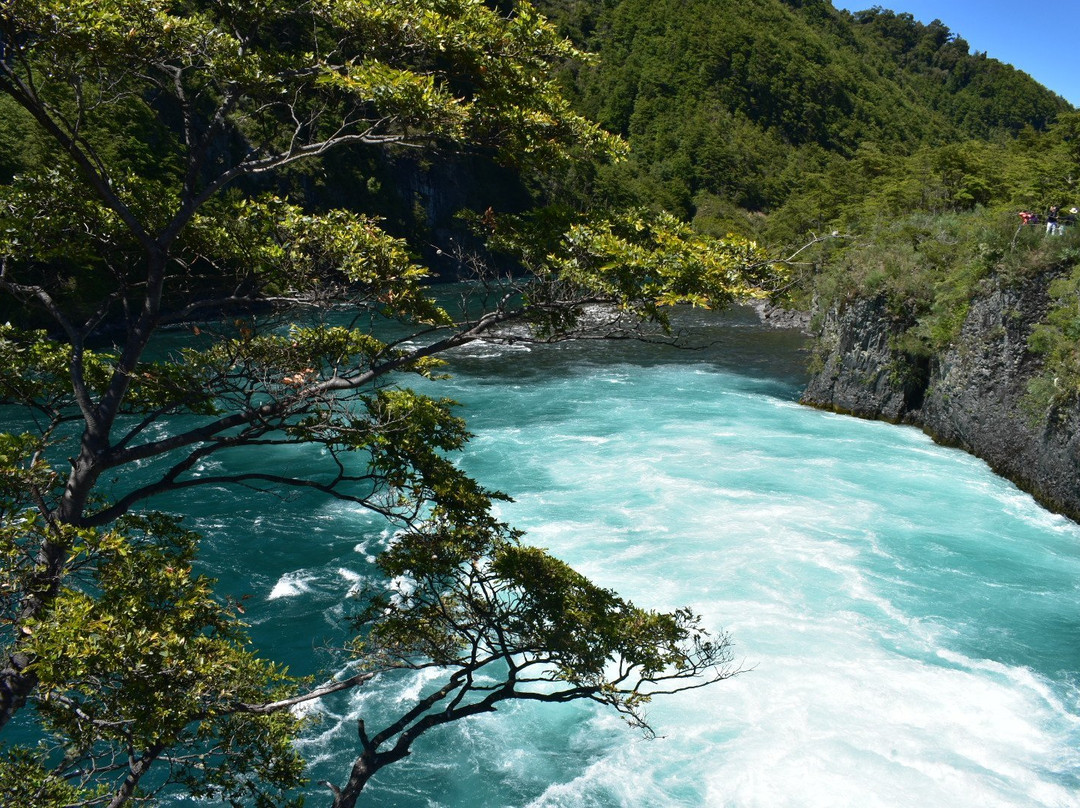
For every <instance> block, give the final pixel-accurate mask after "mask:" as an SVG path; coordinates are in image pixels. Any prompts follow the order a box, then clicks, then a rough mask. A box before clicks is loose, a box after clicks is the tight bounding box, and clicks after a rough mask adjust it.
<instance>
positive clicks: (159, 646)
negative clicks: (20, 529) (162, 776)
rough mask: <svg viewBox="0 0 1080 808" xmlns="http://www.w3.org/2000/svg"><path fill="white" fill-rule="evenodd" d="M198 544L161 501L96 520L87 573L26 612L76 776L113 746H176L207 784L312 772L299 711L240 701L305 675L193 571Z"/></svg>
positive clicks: (188, 775) (267, 785)
mask: <svg viewBox="0 0 1080 808" xmlns="http://www.w3.org/2000/svg"><path fill="white" fill-rule="evenodd" d="M196 546H197V537H196V536H195V535H194V534H192V533H190V532H187V531H184V530H182V529H181V528H180V527H179V524H178V523H177V521H176V520H174V519H170V518H167V517H164V516H162V515H156V514H150V515H147V516H142V517H128V518H126V519H124V520H121V522H120V523H119V524H118V526H117V528H116V529H115V530H112V531H109V532H107V533H100V534H99V533H94V532H86V533H84V534H83V535H81V536H80V537H79V538H78V540H77V541H76V542H75V543H74V544H73V546H72V548H71V550H70V558H71V560H70V562H69V564H70V565H72V567H73V568H74V569H77V570H79V571H80V572H79V574H78V575H77V576H73V577H72V578H71V579H70V581H69V583H68V585H67V586H66V587H65V588H64V589H63V591H62V592H61V593H60V594H59V595H58V596H57V597H56V598H55V599H54V600H53V601H52V604H51V606H50V608H49V609H48V611H47V612H45V613H43V614H42V615H40V616H39V617H37V618H35V619H34V620H32V621H29V622H27V623H26V624H25V625H24V627H23V632H24V635H25V640H24V643H23V647H24V649H25V650H26V652H27V653H29V654H31V655H32V657H33V659H34V662H33V665H32V671H33V673H34V674H35V675H36V677H37V679H38V691H37V699H38V701H39V710H40V712H41V715H42V717H43V719H44V726H45V728H46V729H47V730H48V731H49V732H50V733H53V734H54V735H55V736H56V737H57V739H59V740H62V742H63V743H64V745H65V746H66V752H67V755H68V757H69V761H68V763H67V764H66V766H65V769H64V770H63V773H64V774H65V775H67V776H71V775H74V774H76V772H75V771H70V769H74V768H75V767H78V766H79V765H83V764H85V763H86V762H89V761H93V760H95V759H96V758H97V756H99V755H107V754H108V752H107V751H106V750H108V749H110V748H112V749H115V750H119V751H123V750H130V749H133V750H136V751H137V752H138V753H139V754H146V753H147V750H157V751H156V752H155V753H154V754H159V755H160V754H163V755H165V756H167V757H170V758H173V759H174V764H173V765H174V767H175V771H174V773H173V777H175V778H178V779H181V780H183V781H184V782H186V784H187V786H188V787H189V788H190V789H192V793H193V794H203V795H206V796H216V797H221V798H228V797H230V796H233V797H235V796H236V795H241V794H245V793H248V792H247V789H248V788H249V783H248V779H249V777H250V776H251V775H252V774H256V775H257V776H258V777H259V778H260V779H261V782H260V784H259V785H258V791H260V792H266V793H274V790H275V789H278V788H284V789H289V788H292V787H294V786H295V785H296V784H297V783H298V782H299V778H300V773H301V770H302V764H301V761H300V759H299V757H298V756H297V754H296V753H295V751H293V750H292V749H291V747H290V743H289V742H290V738H291V737H292V734H293V733H294V732H295V729H296V720H295V719H293V718H292V717H291V716H289V715H288V714H287V713H285V714H281V715H277V716H261V717H260V716H255V715H247V714H237V712H236V710H237V708H238V706H239V705H241V704H242V703H259V702H262V701H266V700H272V699H273V698H274V697H275V696H276V695H279V694H280V693H282V692H283V690H284V689H286V688H288V689H291V688H292V687H293V686H294V683H292V682H291V681H290V680H289V678H288V677H287V676H286V675H285V673H284V671H282V670H280V669H279V668H277V667H276V666H274V665H272V664H269V663H266V662H263V661H261V660H259V659H258V658H257V657H255V656H254V655H253V654H252V653H251V652H250V651H249V650H247V649H246V648H245V645H246V639H245V637H244V634H243V631H242V627H241V625H240V623H239V622H238V621H237V619H236V616H235V615H234V614H233V613H232V612H231V611H230V610H229V609H228V608H226V607H224V606H222V605H221V604H220V603H218V602H217V601H216V600H215V599H214V598H213V596H212V593H211V590H212V584H213V582H212V581H211V580H209V579H207V578H205V577H202V576H196V575H194V574H193V573H192V571H191V563H192V561H193V560H194V556H195V551H196ZM213 739H217V740H216V741H215V740H213ZM218 744H223V746H218ZM223 750H228V751H227V752H224V751H223ZM223 755H224V756H225V757H227V758H228V761H229V763H228V766H227V767H225V769H224V770H221V771H219V770H218V769H219V768H220V763H221V762H223V760H224V758H223ZM74 780H75V782H79V778H78V777H77V776H76V777H74Z"/></svg>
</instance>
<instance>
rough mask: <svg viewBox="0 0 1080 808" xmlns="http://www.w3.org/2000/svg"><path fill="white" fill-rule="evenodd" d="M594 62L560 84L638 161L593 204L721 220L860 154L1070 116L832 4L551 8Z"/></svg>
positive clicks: (676, 2) (917, 36)
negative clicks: (635, 204)
mask: <svg viewBox="0 0 1080 808" xmlns="http://www.w3.org/2000/svg"><path fill="white" fill-rule="evenodd" d="M541 6H542V8H543V9H544V11H545V12H546V13H548V14H550V15H551V16H552V17H553V18H555V19H557V20H559V21H560V23H561V24H562V26H563V30H564V32H565V33H566V34H567V35H568V36H570V37H571V38H573V39H575V40H577V41H578V42H580V43H581V44H582V45H584V46H585V47H586V48H587V49H589V50H591V51H593V52H595V53H596V54H597V55H598V56H599V63H598V64H596V65H584V66H576V67H575V68H574V69H573V70H572V75H571V76H570V77H569V78H570V80H571V81H572V86H573V90H574V93H575V95H576V98H577V102H578V104H579V106H580V108H581V109H582V110H583V111H585V112H586V113H587V114H589V115H590V116H592V117H594V118H595V119H597V120H598V121H599V122H600V123H601V124H603V125H604V126H606V127H608V128H609V129H611V130H612V131H615V132H619V133H620V134H622V135H624V136H626V137H627V138H628V139H629V140H630V143H631V145H632V147H633V150H634V156H633V158H632V159H631V161H630V162H629V163H627V164H625V165H623V166H622V167H620V168H618V169H615V170H613V171H611V172H608V173H607V174H605V175H604V177H603V182H602V183H601V187H600V191H601V197H602V198H603V197H604V196H621V197H624V198H625V197H626V195H628V194H629V195H633V196H636V197H637V198H639V199H641V200H643V201H645V202H648V203H650V204H654V205H657V206H661V207H666V208H668V209H671V210H674V211H677V212H679V213H681V214H683V215H685V216H696V217H698V218H699V219H701V220H705V224H706V225H708V224H709V222H708V220H709V218H710V217H713V218H716V219H718V220H719V221H717V222H716V223H715V224H716V227H717V228H719V229H722V226H723V225H728V224H731V223H732V221H733V217H734V219H737V218H738V217H737V216H734V213H733V209H734V208H741V209H744V210H749V211H763V212H768V211H775V210H777V209H778V208H780V207H781V206H782V205H783V204H784V202H785V201H787V200H788V199H789V198H791V196H792V195H793V194H795V193H798V192H800V191H801V190H802V189H803V188H804V184H805V178H806V177H807V176H809V175H814V174H821V173H823V172H829V171H830V170H831V171H833V172H836V170H837V167H839V166H843V165H845V164H846V163H847V161H849V160H850V159H852V158H854V157H855V156H856V155H857V154H858V153H859V151H860V149H861V150H863V151H864V152H865V151H866V150H867V149H869V150H871V151H873V152H875V153H878V154H880V155H883V156H884V157H885V158H886V159H887V160H892V159H894V158H902V157H905V156H909V155H911V154H914V153H915V152H917V151H918V150H919V149H920V148H924V147H935V146H943V145H948V144H957V143H962V142H966V141H969V140H972V139H974V140H977V141H982V142H988V143H989V142H1001V141H1003V140H1008V139H1011V138H1014V137H1016V136H1017V135H1019V134H1021V133H1023V132H1025V131H1030V130H1035V131H1042V130H1045V129H1046V128H1047V127H1048V126H1049V125H1050V124H1051V123H1052V122H1053V121H1054V120H1055V118H1056V116H1057V115H1058V114H1059V113H1061V112H1063V111H1066V110H1068V109H1069V105H1068V104H1067V103H1066V102H1065V101H1064V100H1063V99H1061V98H1059V97H1058V96H1056V95H1054V94H1053V93H1052V92H1050V91H1049V90H1047V89H1046V88H1044V87H1042V86H1041V85H1039V84H1038V83H1037V82H1035V81H1034V80H1033V79H1031V78H1030V77H1029V76H1027V75H1026V74H1024V73H1022V72H1020V71H1018V70H1016V69H1015V68H1013V67H1011V66H1009V65H1006V64H1003V63H1001V62H999V61H997V60H995V59H990V58H987V56H986V55H985V54H980V53H971V52H970V51H969V47H968V44H967V43H966V42H965V41H964V40H963V39H961V38H959V37H958V36H956V35H954V34H953V33H952V32H951V31H949V29H948V28H947V27H946V26H944V25H943V24H941V23H940V22H937V21H934V22H932V23H930V24H922V23H920V22H917V21H916V20H914V19H913V18H912V17H911V16H910V15H906V14H899V15H898V14H894V13H893V12H891V11H885V10H882V9H879V8H875V9H873V10H870V11H865V12H859V13H856V14H850V13H848V12H842V11H837V10H836V9H834V8H833V7H832V5H831V3H829V2H828V0H754V1H753V2H738V1H737V0H577V1H576V2H575V0H547V2H542V3H541Z"/></svg>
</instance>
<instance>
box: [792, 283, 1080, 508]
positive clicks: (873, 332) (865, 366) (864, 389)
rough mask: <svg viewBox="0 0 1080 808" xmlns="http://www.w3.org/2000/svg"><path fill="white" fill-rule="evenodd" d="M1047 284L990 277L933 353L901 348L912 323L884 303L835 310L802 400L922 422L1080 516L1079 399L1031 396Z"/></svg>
mask: <svg viewBox="0 0 1080 808" xmlns="http://www.w3.org/2000/svg"><path fill="white" fill-rule="evenodd" d="M1047 288H1048V282H1047V278H1045V277H1036V278H1030V279H1027V280H1025V281H1024V282H1022V283H1018V284H1013V285H1007V284H1004V283H1002V282H1000V281H997V282H990V283H987V284H986V285H984V286H983V287H982V288H981V289H980V291H979V293H978V294H977V295H976V296H975V297H974V299H973V300H972V302H971V305H970V307H969V309H968V312H967V316H966V317H965V319H964V322H963V326H962V328H961V330H960V333H959V336H958V338H957V339H956V340H954V341H953V343H952V344H950V345H949V347H948V348H947V349H946V350H945V351H943V352H941V353H939V354H937V355H933V356H930V357H913V356H910V355H906V354H904V353H902V352H901V351H900V350H898V349H897V347H896V346H897V345H898V344H901V343H900V340H899V337H900V336H901V335H902V334H903V333H904V331H905V330H906V329H907V328H909V327H910V326H911V323H909V322H905V321H904V320H903V319H898V318H896V317H895V316H893V315H891V314H890V313H889V310H888V307H887V305H886V301H885V300H884V299H882V298H873V299H861V300H856V301H853V302H850V303H848V304H847V305H844V306H842V307H834V308H833V309H831V310H830V311H828V312H826V313H825V315H824V319H823V324H822V326H821V329H820V332H819V333H818V335H817V337H818V355H817V359H816V361H815V367H814V373H813V376H812V378H811V379H810V382H809V384H808V385H807V387H806V391H805V392H804V394H803V396H802V399H801V400H802V403H804V404H807V405H810V406H813V407H817V408H821V409H827V410H832V411H835V412H841V413H847V414H851V415H856V416H859V417H862V418H871V419H879V420H885V421H890V422H894V423H905V424H912V425H915V426H918V427H920V428H922V429H923V430H924V431H925V432H926V433H927V434H928V435H930V436H931V437H932V438H933V439H934V440H935V441H937V442H938V443H941V444H944V445H947V446H955V447H958V448H961V449H964V450H965V451H968V452H970V453H971V454H973V455H975V456H977V457H979V458H981V459H983V460H985V461H986V462H987V463H988V464H989V466H990V467H991V468H992V469H993V470H994V472H996V473H997V474H999V475H1001V476H1003V477H1005V478H1007V479H1009V480H1011V481H1012V482H1014V483H1015V484H1016V485H1017V486H1019V487H1020V488H1021V489H1023V490H1025V491H1027V492H1029V493H1030V494H1032V495H1033V496H1034V497H1035V498H1036V499H1037V500H1038V501H1039V502H1040V503H1041V504H1043V505H1044V506H1046V507H1047V508H1049V509H1050V510H1053V511H1055V512H1058V513H1061V514H1064V515H1066V516H1068V517H1069V518H1071V519H1073V520H1075V521H1080V405H1077V404H1076V403H1073V404H1071V405H1069V406H1064V407H1055V408H1052V409H1051V410H1050V411H1034V410H1033V407H1032V402H1031V398H1030V396H1029V385H1030V382H1031V381H1032V380H1033V379H1034V378H1036V376H1037V375H1038V374H1039V373H1040V372H1041V370H1042V360H1041V358H1040V357H1039V356H1037V355H1036V354H1034V353H1032V352H1031V351H1030V350H1029V347H1028V338H1029V337H1030V335H1031V333H1032V329H1033V327H1034V326H1035V324H1036V323H1038V322H1040V321H1041V320H1042V319H1043V318H1044V317H1045V315H1046V311H1047V308H1048V306H1049V304H1050V301H1049V297H1048V293H1047Z"/></svg>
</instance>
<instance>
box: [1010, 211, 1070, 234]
mask: <svg viewBox="0 0 1080 808" xmlns="http://www.w3.org/2000/svg"><path fill="white" fill-rule="evenodd" d="M1078 213H1080V210H1077V209H1076V208H1069V210H1068V211H1067V212H1065V213H1062V212H1061V209H1060V208H1059V207H1058V206H1057V205H1051V206H1050V210H1048V211H1047V212H1046V220H1045V221H1046V235H1048V236H1060V235H1061V234H1062V233H1064V232H1065V225H1074V224H1076V216H1077V214H1078ZM1020 220H1021V222H1022V223H1023V224H1027V225H1032V226H1034V225H1038V224H1042V221H1043V220H1041V219H1040V218H1039V214H1037V213H1031V212H1030V211H1026V210H1022V211H1020Z"/></svg>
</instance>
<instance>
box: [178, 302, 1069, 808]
mask: <svg viewBox="0 0 1080 808" xmlns="http://www.w3.org/2000/svg"><path fill="white" fill-rule="evenodd" d="M688 325H690V326H693V327H694V328H696V329H697V331H696V337H695V339H697V341H698V342H703V343H704V342H707V343H708V346H707V347H706V348H704V349H702V350H698V351H676V350H672V349H665V348H661V347H656V346H642V345H636V344H622V343H618V344H610V343H603V344H596V343H588V344H576V345H564V346H555V347H547V348H539V347H534V348H532V349H528V348H524V347H520V346H519V347H516V348H515V347H511V348H499V347H495V346H491V345H479V346H472V347H470V348H469V349H467V350H465V351H463V352H462V353H461V354H459V355H458V356H457V357H456V358H455V359H454V362H453V367H452V370H453V373H454V378H453V379H452V380H450V381H448V382H443V383H440V388H439V389H440V391H441V393H442V394H445V395H450V396H452V397H454V398H457V399H458V400H459V401H461V402H463V403H464V404H465V405H466V407H465V409H464V410H463V414H465V415H466V416H467V418H468V419H469V423H470V426H471V428H472V430H473V431H474V432H475V433H476V438H475V440H474V441H473V443H472V445H471V447H470V449H469V451H468V452H467V453H466V454H465V455H464V456H463V457H462V461H461V462H462V463H463V465H464V466H465V467H466V468H467V469H468V470H469V471H470V472H472V473H473V474H475V475H476V476H477V477H478V478H479V479H480V480H481V481H483V482H484V483H485V484H487V485H489V486H491V487H495V488H499V489H501V490H503V491H506V492H507V493H509V494H511V495H512V496H513V497H514V498H515V502H513V503H510V504H505V505H502V506H501V509H500V512H501V514H502V515H503V516H504V517H505V518H506V519H508V520H509V521H511V522H512V523H513V524H515V525H517V526H519V527H521V528H524V529H526V530H527V532H528V536H529V540H530V541H531V542H532V543H534V544H538V545H541V546H544V547H547V548H548V549H550V550H551V551H552V552H553V553H555V554H556V555H558V556H559V557H561V558H562V559H564V560H566V561H568V562H570V563H571V564H572V565H574V566H575V567H576V568H577V569H579V570H580V571H582V572H584V573H585V574H587V575H588V576H590V577H591V578H592V579H593V580H595V581H596V582H598V583H600V584H602V585H604V586H607V587H611V588H613V589H615V590H617V591H619V592H620V593H621V594H623V595H625V596H627V597H629V598H631V599H632V600H634V601H635V602H636V603H638V604H639V605H642V606H647V607H651V608H660V609H669V608H674V607H677V606H680V605H689V606H692V607H693V608H694V609H695V610H696V611H698V612H699V613H701V614H702V615H704V619H705V623H706V624H707V625H708V626H710V627H711V628H714V629H716V630H726V631H728V632H730V633H731V635H732V638H733V641H734V643H735V651H736V656H737V658H738V660H739V661H740V664H741V666H742V667H743V668H744V669H746V672H745V673H744V674H742V675H740V676H738V677H736V678H734V679H731V680H729V681H726V682H722V683H720V684H717V685H715V686H713V687H711V688H706V689H704V690H698V691H694V692H690V693H686V694H682V695H679V696H676V697H672V698H668V699H666V700H662V701H657V702H656V703H654V704H653V705H652V707H651V709H650V713H649V714H650V718H651V721H652V723H653V725H654V726H655V729H656V731H657V733H658V735H659V737H658V738H656V739H653V740H646V739H644V738H642V737H641V735H640V734H639V733H637V732H635V731H634V730H632V729H630V728H628V727H627V726H626V725H624V724H623V723H622V722H621V721H620V720H619V719H618V718H617V717H616V716H615V715H613V714H611V713H608V712H604V711H603V710H601V709H599V708H595V707H593V706H591V705H570V706H561V707H550V706H545V707H541V706H533V705H529V706H512V707H509V708H506V709H503V710H500V711H499V712H498V713H495V714H493V715H489V716H484V717H481V718H477V719H474V720H471V721H468V722H465V723H460V724H459V725H457V726H453V727H449V728H445V729H443V730H440V731H437V732H435V733H434V734H432V735H431V736H430V737H427V738H425V739H424V740H423V741H422V742H421V743H420V744H419V745H418V746H417V748H416V751H415V752H414V754H413V755H412V757H411V758H409V759H407V760H406V761H403V762H402V763H399V764H396V765H395V766H394V767H391V768H389V769H386V770H384V771H383V772H382V773H380V775H379V776H378V777H377V779H376V780H375V781H373V783H372V785H371V786H370V788H369V791H368V792H366V794H365V800H364V804H365V805H368V806H373V808H387V807H388V806H401V808H444V807H445V808H478V807H479V806H484V807H487V806H527V807H528V808H614V807H615V806H624V807H625V808H666V807H667V806H686V807H687V808H699V807H700V806H709V807H710V808H712V807H716V808H719V806H733V807H736V808H755V807H760V808H783V807H784V806H800V807H802V806H858V807H859V808H872V807H873V806H942V807H945V806H948V807H949V808H957V806H972V807H974V806H979V808H987V807H988V806H1025V807H1027V806H1080V698H1078V697H1080V689H1078V685H1080V681H1078V676H1080V527H1078V526H1077V525H1076V524H1074V523H1072V522H1069V521H1068V520H1066V519H1064V518H1061V517H1059V516H1055V515H1053V514H1050V513H1048V512H1047V511H1045V510H1043V509H1042V508H1040V507H1039V506H1038V505H1036V504H1035V503H1034V502H1033V501H1032V500H1031V499H1030V498H1029V497H1028V496H1026V495H1025V494H1023V493H1021V492H1020V491H1018V490H1017V489H1016V488H1015V487H1013V486H1012V485H1011V484H1009V483H1008V482H1005V481H1004V480H1001V479H999V478H997V477H995V476H994V475H993V474H991V473H990V471H989V470H988V469H987V467H986V466H985V465H984V464H983V463H982V462H980V461H979V460H976V459H974V458H972V457H969V456H968V455H965V454H963V453H960V452H958V451H953V450H949V449H945V448H941V447H938V446H935V445H934V444H933V443H932V442H931V441H930V440H929V439H928V438H926V437H925V436H924V435H923V434H922V433H920V432H918V431H916V430H914V429H910V428H902V427H895V426H890V425H886V424H882V423H871V422H865V421H859V420H856V419H852V418H846V417H841V416H837V415H831V414H827V413H823V412H818V411H815V410H812V409H807V408H804V407H801V406H799V405H798V404H797V403H796V399H797V396H798V393H799V389H800V384H801V383H802V382H803V381H804V380H803V378H802V374H801V370H800V368H801V367H802V364H803V361H804V357H803V356H802V355H801V354H799V353H798V350H797V349H798V344H799V341H798V339H797V338H796V337H795V336H794V335H792V334H790V333H787V332H776V331H768V330H766V329H763V328H761V327H760V326H758V325H757V324H756V321H755V320H754V318H753V317H752V316H748V315H745V314H736V315H733V316H729V317H728V318H726V319H725V320H723V321H722V322H716V321H714V320H711V319H709V318H706V317H705V316H704V315H697V316H696V318H695V319H693V321H691V322H689V323H688ZM302 462H303V460H302V458H295V457H288V456H282V457H267V456H266V455H260V456H258V457H257V458H255V457H253V458H252V459H251V463H252V464H256V463H257V464H264V463H266V464H270V465H274V464H277V463H290V464H296V463H302ZM199 496H200V500H199V502H198V503H197V504H196V505H195V506H194V507H195V508H197V513H196V517H197V518H196V520H195V526H197V527H199V528H200V529H202V530H203V531H204V532H205V533H206V535H207V539H206V552H205V554H204V557H205V561H206V564H207V565H208V566H209V568H210V569H211V571H212V572H213V573H214V574H215V575H217V576H218V577H219V578H220V579H221V581H222V584H223V586H224V587H225V588H226V589H228V590H229V591H231V592H233V593H235V594H248V595H250V598H249V600H248V616H249V617H250V618H251V620H252V623H253V626H252V630H253V633H254V636H255V639H256V642H257V643H258V644H259V645H260V646H262V647H264V648H267V649H269V648H272V649H273V652H272V655H273V656H275V657H277V658H279V659H283V660H285V661H287V662H289V664H290V665H292V666H293V669H294V670H295V671H296V672H298V673H304V672H307V671H309V670H314V669H315V667H316V666H317V665H318V664H319V663H320V661H321V660H322V658H323V651H322V649H323V648H325V647H326V646H327V645H331V644H333V642H335V641H336V640H337V639H338V638H339V636H340V635H339V630H340V623H339V620H340V617H341V615H342V613H343V608H344V605H343V604H344V603H345V600H346V598H347V596H348V594H349V592H350V591H351V590H352V589H353V588H354V587H356V586H357V585H358V584H360V583H362V582H363V581H364V580H365V579H366V578H367V577H368V576H369V575H370V572H371V570H370V565H369V561H370V557H371V555H372V554H373V553H374V552H376V551H377V550H378V548H379V547H380V546H381V544H382V543H383V542H385V541H386V539H387V537H388V535H389V534H388V531H387V529H386V527H385V525H383V524H381V523H380V522H379V521H378V520H377V519H376V518H375V517H372V516H371V515H368V514H365V513H362V512H358V511H356V510H355V509H354V508H353V507H351V506H347V505H344V504H341V503H326V502H322V501H318V500H310V501H308V500H304V499H302V498H301V499H296V498H290V499H287V500H277V499H272V498H269V497H254V498H250V499H244V498H238V496H237V494H236V493H235V492H225V491H220V492H209V493H207V492H203V493H201V494H200V495H199ZM191 507H192V505H191V503H186V508H187V509H190V508H191ZM423 686H424V681H422V680H420V679H406V680H398V681H395V682H391V683H384V684H382V685H379V686H376V687H372V688H369V689H367V690H363V691H359V692H357V693H355V694H353V695H352V696H351V697H349V698H343V699H340V700H339V701H336V702H330V703H327V704H325V705H322V706H320V707H318V708H316V709H315V710H313V711H312V712H313V717H315V718H317V719H318V720H317V721H316V723H315V724H314V725H313V728H312V729H311V730H310V732H309V734H308V736H307V737H306V738H305V740H304V744H303V746H304V752H305V754H306V755H307V756H308V757H309V758H310V759H311V760H312V761H313V762H314V770H313V774H314V779H315V780H318V779H320V778H325V779H332V780H334V781H340V780H342V779H343V777H344V774H345V772H346V770H347V766H348V762H349V761H350V760H351V757H350V755H351V753H353V752H354V751H355V720H356V717H357V716H359V715H361V714H364V715H365V716H368V717H369V719H370V716H372V715H378V714H380V713H387V714H389V713H392V712H393V711H394V709H395V708H397V709H400V706H401V704H403V703H405V700H407V699H408V697H409V694H410V693H412V692H416V691H417V690H419V689H420V688H422V687H423ZM376 723H377V721H375V720H369V725H370V726H374V725H375V724H376ZM328 802H329V800H328V792H327V791H326V790H325V789H324V788H323V787H320V786H317V785H312V787H311V799H310V801H309V804H311V805H324V804H327V803H328Z"/></svg>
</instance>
